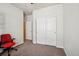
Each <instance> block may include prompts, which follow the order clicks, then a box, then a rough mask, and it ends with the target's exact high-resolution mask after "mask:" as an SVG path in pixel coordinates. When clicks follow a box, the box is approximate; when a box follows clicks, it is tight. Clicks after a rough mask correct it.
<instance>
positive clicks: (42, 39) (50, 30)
mask: <svg viewBox="0 0 79 59" xmlns="http://www.w3.org/2000/svg"><path fill="white" fill-rule="evenodd" d="M33 43H34V44H43V45H50V46H56V47H59V48H63V6H62V5H55V6H49V7H45V8H40V9H37V10H34V11H33Z"/></svg>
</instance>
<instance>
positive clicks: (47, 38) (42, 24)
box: [37, 17, 56, 46]
mask: <svg viewBox="0 0 79 59" xmlns="http://www.w3.org/2000/svg"><path fill="white" fill-rule="evenodd" d="M37 43H39V44H45V45H52V46H56V18H55V17H51V18H50V17H48V18H47V17H40V18H38V19H37Z"/></svg>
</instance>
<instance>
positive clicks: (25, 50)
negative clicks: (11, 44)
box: [3, 40, 65, 56]
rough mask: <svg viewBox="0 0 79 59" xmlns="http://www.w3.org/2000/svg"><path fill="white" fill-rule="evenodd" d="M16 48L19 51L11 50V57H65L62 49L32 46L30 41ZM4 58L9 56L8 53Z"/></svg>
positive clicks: (39, 45) (38, 45)
mask: <svg viewBox="0 0 79 59" xmlns="http://www.w3.org/2000/svg"><path fill="white" fill-rule="evenodd" d="M16 48H17V49H18V51H14V50H11V52H10V53H11V56H65V53H64V50H63V49H61V48H56V47H54V46H47V45H41V44H32V42H31V41H29V40H27V41H26V42H25V43H24V44H22V45H20V46H17V47H16ZM3 56H7V51H6V52H5V53H4V54H3Z"/></svg>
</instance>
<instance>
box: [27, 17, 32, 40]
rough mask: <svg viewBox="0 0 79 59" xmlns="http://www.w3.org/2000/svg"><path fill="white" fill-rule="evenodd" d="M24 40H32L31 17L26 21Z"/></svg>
mask: <svg viewBox="0 0 79 59" xmlns="http://www.w3.org/2000/svg"><path fill="white" fill-rule="evenodd" d="M26 39H28V40H32V16H28V17H27V20H26Z"/></svg>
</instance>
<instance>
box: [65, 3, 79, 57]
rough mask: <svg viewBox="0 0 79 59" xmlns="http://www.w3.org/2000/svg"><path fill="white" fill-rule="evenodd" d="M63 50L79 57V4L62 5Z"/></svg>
mask: <svg viewBox="0 0 79 59" xmlns="http://www.w3.org/2000/svg"><path fill="white" fill-rule="evenodd" d="M64 50H65V52H66V54H67V55H78V56H79V4H77V3H76V4H74V3H72V4H64Z"/></svg>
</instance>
